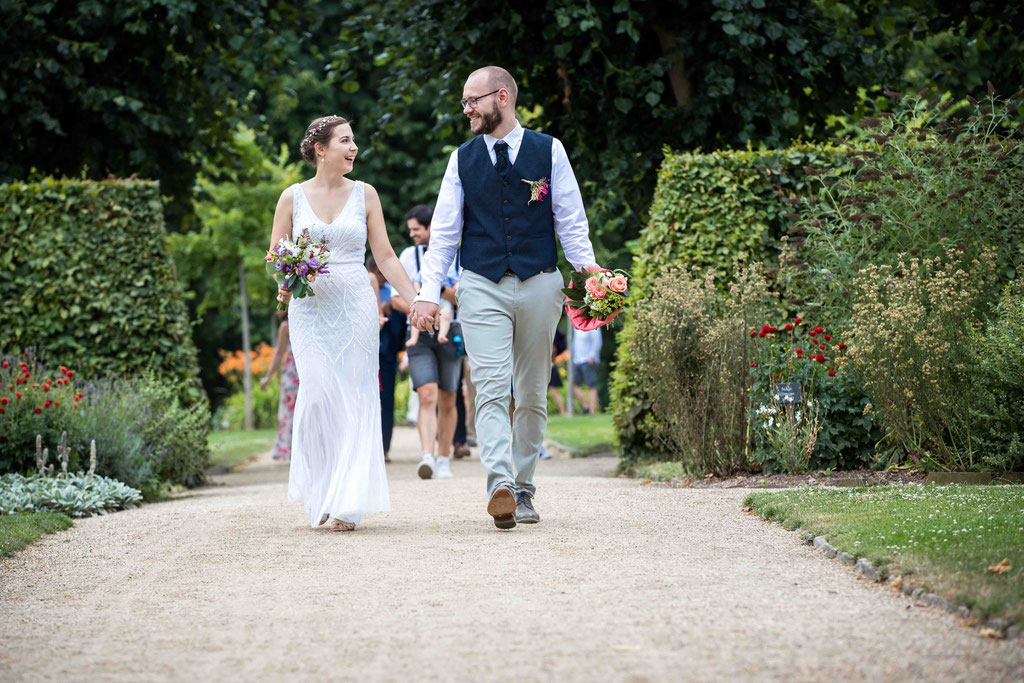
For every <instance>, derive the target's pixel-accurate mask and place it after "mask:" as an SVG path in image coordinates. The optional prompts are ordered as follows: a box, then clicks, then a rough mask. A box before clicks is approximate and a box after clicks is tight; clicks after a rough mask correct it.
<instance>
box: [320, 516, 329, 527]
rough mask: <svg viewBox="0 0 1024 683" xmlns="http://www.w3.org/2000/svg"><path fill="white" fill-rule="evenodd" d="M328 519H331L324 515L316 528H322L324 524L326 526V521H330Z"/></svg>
mask: <svg viewBox="0 0 1024 683" xmlns="http://www.w3.org/2000/svg"><path fill="white" fill-rule="evenodd" d="M330 518H331V516H330V515H324V516H323V517H321V518H320V523H319V524H317V526H323V525H324V524H327V520H328V519H330Z"/></svg>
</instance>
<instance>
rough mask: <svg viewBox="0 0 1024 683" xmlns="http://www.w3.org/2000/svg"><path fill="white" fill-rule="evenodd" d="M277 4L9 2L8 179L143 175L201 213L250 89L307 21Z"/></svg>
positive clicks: (279, 61) (1, 162)
mask: <svg viewBox="0 0 1024 683" xmlns="http://www.w3.org/2000/svg"><path fill="white" fill-rule="evenodd" d="M294 6H295V3H288V2H279V1H271V0H237V1H234V2H228V3H223V2H218V3H215V2H193V1H190V0H125V1H123V2H117V3H111V2H103V1H102V0H76V1H72V0H62V1H61V2H55V1H52V0H51V1H44V2H29V1H28V0H6V1H5V2H3V3H2V4H0V21H2V22H3V25H4V47H3V50H4V55H3V68H2V69H0V74H2V75H0V120H2V121H3V125H2V128H0V130H2V132H3V137H4V140H5V144H4V146H3V152H2V153H0V181H10V180H15V179H23V178H27V177H28V176H29V174H30V171H31V170H32V169H36V170H38V171H40V172H42V173H45V174H53V175H60V174H67V175H79V174H81V173H85V174H86V175H88V176H90V177H95V178H102V177H106V176H107V174H114V175H116V176H121V177H128V176H132V175H139V176H142V177H146V178H152V179H156V180H159V181H160V184H161V191H162V193H163V194H165V195H169V196H171V197H172V198H173V200H174V202H173V203H172V205H171V207H170V213H169V217H170V218H171V219H172V221H171V222H172V225H174V224H176V223H177V218H178V217H180V216H182V215H184V214H186V213H187V212H188V209H189V200H190V197H191V191H192V184H193V181H194V179H195V175H196V173H197V171H198V169H199V167H200V166H201V164H202V163H203V162H204V160H207V161H209V160H220V161H224V158H223V152H224V151H225V149H226V146H227V145H229V143H230V141H231V136H232V134H233V133H234V129H235V125H234V124H235V122H236V121H238V120H241V119H244V118H247V117H249V116H250V115H251V106H250V99H251V98H250V94H251V93H252V92H253V91H254V90H259V89H262V88H266V87H269V86H270V83H271V82H272V79H273V78H274V77H275V76H276V74H277V73H278V71H279V70H280V69H281V68H282V67H283V66H284V64H283V60H284V57H285V56H286V51H285V49H284V47H283V46H282V45H281V44H280V43H279V42H278V41H277V40H275V33H276V32H277V31H280V30H282V29H284V28H286V27H289V26H292V25H295V24H297V23H301V13H300V12H299V11H297V10H296V9H294Z"/></svg>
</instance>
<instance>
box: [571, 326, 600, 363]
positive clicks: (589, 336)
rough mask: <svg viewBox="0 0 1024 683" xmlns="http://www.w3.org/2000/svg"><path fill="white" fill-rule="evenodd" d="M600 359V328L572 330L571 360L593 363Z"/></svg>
mask: <svg viewBox="0 0 1024 683" xmlns="http://www.w3.org/2000/svg"><path fill="white" fill-rule="evenodd" d="M600 359H601V328H600V327H597V328H594V329H593V330H587V331H586V332H584V331H582V330H573V331H572V362H573V363H589V362H590V361H594V362H595V363H596V362H598V361H599V360H600Z"/></svg>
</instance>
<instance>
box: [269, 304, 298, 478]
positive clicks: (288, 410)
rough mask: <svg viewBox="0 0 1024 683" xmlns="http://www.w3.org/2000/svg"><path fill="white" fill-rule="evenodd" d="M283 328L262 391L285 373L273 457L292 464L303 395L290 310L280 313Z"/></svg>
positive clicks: (282, 379)
mask: <svg viewBox="0 0 1024 683" xmlns="http://www.w3.org/2000/svg"><path fill="white" fill-rule="evenodd" d="M277 315H278V317H279V318H280V320H281V325H280V326H279V327H278V328H277V343H276V344H275V345H274V355H273V357H272V358H271V359H270V365H269V366H268V367H267V372H266V374H265V375H263V379H261V380H260V389H262V390H263V391H266V390H267V387H268V386H269V385H270V379H271V378H272V377H273V376H274V373H275V372H277V371H278V370H279V369H280V370H281V398H279V399H278V401H277V438H276V439H275V440H274V448H273V449H272V450H271V451H270V457H272V458H273V459H274V460H279V461H281V462H288V461H289V460H291V457H292V417H293V415H294V414H295V397H296V396H297V395H298V393H299V372H298V370H296V369H295V359H294V358H293V357H292V350H291V344H290V343H289V338H288V311H281V312H280V313H278V314H277Z"/></svg>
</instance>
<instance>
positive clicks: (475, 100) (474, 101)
mask: <svg viewBox="0 0 1024 683" xmlns="http://www.w3.org/2000/svg"><path fill="white" fill-rule="evenodd" d="M496 92H501V88H498V89H497V90H492V91H491V92H489V93H487V94H486V95H480V96H478V97H469V98H466V99H464V100H459V102H460V103H461V104H462V108H463V109H465V108H466V107H469V108H470V109H476V108H477V106H478V105H479V104H480V100H482V99H483V98H485V97H490V96H491V95H493V94H494V93H496Z"/></svg>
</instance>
